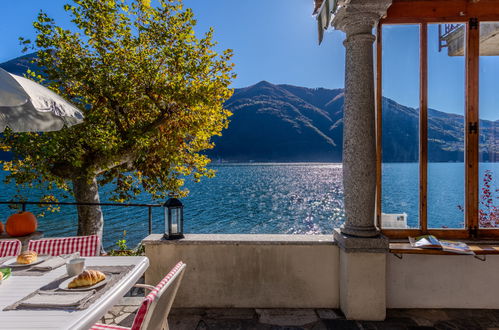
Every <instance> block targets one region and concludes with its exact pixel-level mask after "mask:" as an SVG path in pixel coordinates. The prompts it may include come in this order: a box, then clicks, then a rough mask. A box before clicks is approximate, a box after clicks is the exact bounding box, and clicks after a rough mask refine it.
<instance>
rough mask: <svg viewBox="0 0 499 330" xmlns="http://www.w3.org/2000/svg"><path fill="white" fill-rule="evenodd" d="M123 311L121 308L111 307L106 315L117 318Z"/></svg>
mask: <svg viewBox="0 0 499 330" xmlns="http://www.w3.org/2000/svg"><path fill="white" fill-rule="evenodd" d="M122 310H123V306H118V305H116V306H113V307H112V308H111V309H110V310H109V311H108V313H110V314H111V315H113V316H118V315H120V313H121V311H122Z"/></svg>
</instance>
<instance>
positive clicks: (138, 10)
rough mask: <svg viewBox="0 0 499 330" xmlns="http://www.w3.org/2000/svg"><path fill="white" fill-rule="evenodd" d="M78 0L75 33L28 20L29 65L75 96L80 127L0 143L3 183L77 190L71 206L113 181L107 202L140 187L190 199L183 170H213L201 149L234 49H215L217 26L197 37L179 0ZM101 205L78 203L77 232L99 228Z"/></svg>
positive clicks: (206, 144)
mask: <svg viewBox="0 0 499 330" xmlns="http://www.w3.org/2000/svg"><path fill="white" fill-rule="evenodd" d="M158 2H159V5H158V7H154V6H152V5H151V4H150V1H147V0H140V1H139V0H105V1H96V0H73V3H72V4H68V5H65V7H64V9H65V10H66V12H67V13H68V14H69V15H70V16H71V19H72V22H73V24H74V25H75V26H74V28H73V29H71V30H68V29H63V28H61V27H59V26H58V25H57V24H56V22H55V21H54V20H53V19H51V18H49V17H48V15H47V14H45V13H44V12H40V14H39V15H38V19H37V21H35V22H34V23H33V25H34V27H35V29H36V31H37V37H36V40H35V41H30V40H26V39H22V38H21V42H22V43H23V44H24V45H25V46H26V48H25V51H27V50H28V49H35V50H36V51H37V59H36V64H37V65H38V66H40V67H41V68H43V71H42V72H37V73H34V72H28V73H29V74H30V75H31V76H32V77H33V79H36V80H39V81H41V82H43V83H44V84H46V85H47V86H48V87H49V88H51V89H52V90H54V91H56V92H57V93H59V94H61V95H62V96H64V97H66V98H67V99H69V100H72V102H73V103H75V104H76V105H77V106H78V107H79V108H80V109H81V110H82V111H83V112H84V115H85V120H84V122H83V123H82V124H80V125H77V126H73V127H70V128H65V129H63V130H62V131H59V132H50V133H43V134H41V133H22V134H14V133H12V132H9V131H6V132H5V134H4V137H3V138H2V140H1V142H2V144H3V146H4V148H5V149H9V150H11V151H12V153H13V155H14V158H13V160H12V161H11V162H4V169H5V170H8V171H10V173H9V175H8V176H7V183H9V182H11V181H12V180H14V181H15V182H16V184H18V185H29V186H40V187H45V188H46V189H47V192H48V193H47V196H45V199H46V200H52V199H54V197H53V196H52V195H51V194H50V190H51V189H54V188H59V189H64V190H67V191H69V192H71V193H73V195H74V197H75V199H76V201H77V202H84V203H85V202H86V203H88V202H99V193H98V188H99V186H100V185H103V184H108V183H113V184H114V190H113V194H112V199H113V200H115V201H126V200H129V199H130V198H133V196H135V195H136V194H138V193H140V192H141V191H145V192H148V193H149V194H150V195H151V197H152V198H154V199H157V198H164V197H165V196H166V195H167V194H168V193H169V192H170V193H171V192H174V193H176V194H178V195H180V196H185V195H186V194H187V193H188V191H186V190H185V189H183V188H182V186H183V183H184V178H185V177H192V178H193V179H194V180H195V181H199V180H200V179H201V178H202V177H206V176H212V175H213V174H214V173H213V172H212V171H211V170H209V169H208V168H207V165H208V163H209V159H208V158H207V157H206V156H205V155H203V154H202V153H201V152H202V151H203V150H205V149H209V148H212V147H213V143H212V142H211V140H210V139H211V137H212V136H213V135H221V131H222V130H223V129H224V128H226V127H227V125H228V117H229V116H230V114H231V113H230V112H229V111H228V110H225V109H224V108H223V104H224V101H225V100H226V99H228V98H229V97H230V96H231V93H232V90H231V89H230V88H229V85H230V83H231V81H232V79H233V78H234V77H235V75H234V74H233V73H232V67H233V64H232V63H230V58H231V56H232V52H231V51H230V50H226V51H224V52H223V53H222V54H217V53H216V52H215V51H214V50H213V48H214V46H215V42H214V41H213V30H212V29H210V30H209V31H208V32H207V33H206V34H205V35H204V37H203V38H201V39H199V38H197V37H196V36H195V34H194V26H195V24H196V21H195V20H194V18H193V12H192V11H191V10H190V9H184V8H183V6H182V1H181V0H159V1H158ZM102 227H103V217H102V211H101V209H100V207H96V206H78V234H79V235H89V234H99V235H102Z"/></svg>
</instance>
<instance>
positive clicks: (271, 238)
mask: <svg viewBox="0 0 499 330" xmlns="http://www.w3.org/2000/svg"><path fill="white" fill-rule="evenodd" d="M142 244H144V245H159V244H180V245H196V244H224V245H336V242H334V239H333V235H272V234H185V238H183V239H179V240H165V239H164V238H163V234H151V235H149V236H147V237H146V238H145V239H143V240H142Z"/></svg>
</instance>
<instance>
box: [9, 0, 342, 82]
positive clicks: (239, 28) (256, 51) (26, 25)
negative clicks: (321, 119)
mask: <svg viewBox="0 0 499 330" xmlns="http://www.w3.org/2000/svg"><path fill="white" fill-rule="evenodd" d="M68 2H69V0H50V1H40V0H22V1H4V0H2V1H0V12H1V13H3V15H2V16H3V17H2V20H0V31H10V32H9V33H2V34H1V35H0V44H1V45H2V47H0V62H4V61H6V60H9V59H12V58H14V57H17V56H19V55H21V52H20V50H21V47H20V46H19V43H18V40H17V38H18V37H19V36H26V37H33V33H34V32H33V28H32V25H31V23H32V22H33V20H34V19H35V18H36V15H37V13H38V12H39V10H40V9H43V10H44V11H45V12H47V13H48V14H49V16H51V17H53V18H55V19H56V21H57V22H60V24H61V25H64V26H69V25H68V20H67V18H66V17H67V16H66V14H65V12H64V10H63V9H62V7H63V5H64V4H65V3H68ZM184 4H185V6H186V7H190V8H192V9H193V11H194V14H195V16H196V18H197V20H198V27H197V32H198V33H199V34H200V35H201V33H202V32H205V31H207V30H208V28H209V27H210V26H212V27H214V29H215V40H217V41H218V43H219V45H218V46H217V48H218V49H219V50H222V49H226V48H231V49H233V50H234V54H235V55H234V63H235V64H236V68H235V70H236V72H237V74H238V78H237V80H236V81H235V82H234V85H233V86H234V87H246V86H249V85H252V84H255V83H257V82H259V81H261V80H267V81H270V82H272V83H276V84H281V83H287V84H293V85H298V86H306V87H326V88H341V87H343V81H344V56H345V55H344V47H343V44H342V43H341V40H342V38H343V33H342V32H339V31H334V32H333V31H331V32H330V33H328V35H327V40H326V41H325V42H324V43H323V44H322V45H321V46H319V45H318V43H317V25H316V20H315V18H314V17H312V10H313V1H312V0H244V1H235V0H184ZM5 13H11V14H10V15H5Z"/></svg>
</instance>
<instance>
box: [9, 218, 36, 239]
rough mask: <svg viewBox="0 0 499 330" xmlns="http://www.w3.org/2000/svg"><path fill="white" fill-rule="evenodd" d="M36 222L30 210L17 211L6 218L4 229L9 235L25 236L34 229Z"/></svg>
mask: <svg viewBox="0 0 499 330" xmlns="http://www.w3.org/2000/svg"><path fill="white" fill-rule="evenodd" d="M37 226H38V223H37V221H36V217H35V215H34V214H33V213H31V212H19V213H16V214H12V215H11V216H10V217H8V218H7V222H6V223H5V231H6V232H7V234H9V235H10V236H13V237H16V236H26V235H29V234H31V233H33V232H35V231H36V228H37Z"/></svg>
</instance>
